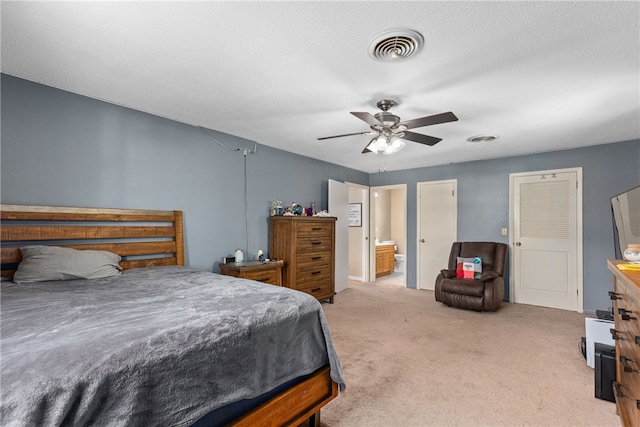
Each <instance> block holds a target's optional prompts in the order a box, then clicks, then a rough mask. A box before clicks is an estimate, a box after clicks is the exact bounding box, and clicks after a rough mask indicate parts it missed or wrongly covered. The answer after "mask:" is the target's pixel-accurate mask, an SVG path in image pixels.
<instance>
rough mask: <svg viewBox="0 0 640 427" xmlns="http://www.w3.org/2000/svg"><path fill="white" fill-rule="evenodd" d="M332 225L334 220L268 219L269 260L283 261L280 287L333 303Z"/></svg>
mask: <svg viewBox="0 0 640 427" xmlns="http://www.w3.org/2000/svg"><path fill="white" fill-rule="evenodd" d="M335 225H336V218H335V217H316V216H272V217H270V218H269V257H270V258H278V259H281V260H284V268H283V276H282V277H283V280H282V284H283V286H286V287H287V288H292V289H297V290H299V291H303V292H306V293H308V294H311V295H313V296H314V297H316V298H318V299H319V300H329V302H331V303H333V295H334V294H335V277H334V276H335V267H334V262H335V233H336V227H335Z"/></svg>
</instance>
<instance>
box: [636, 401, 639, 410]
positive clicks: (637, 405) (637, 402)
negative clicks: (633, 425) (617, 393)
mask: <svg viewBox="0 0 640 427" xmlns="http://www.w3.org/2000/svg"><path fill="white" fill-rule="evenodd" d="M636 408H638V409H640V400H636Z"/></svg>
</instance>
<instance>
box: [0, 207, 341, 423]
mask: <svg viewBox="0 0 640 427" xmlns="http://www.w3.org/2000/svg"><path fill="white" fill-rule="evenodd" d="M0 220H1V227H0V230H1V241H2V246H1V247H0V258H1V264H2V270H1V273H2V274H1V276H2V279H3V280H9V279H10V278H11V277H12V276H13V274H14V273H15V271H16V269H17V266H18V264H19V263H20V261H21V259H22V258H21V255H20V247H21V246H29V245H55V246H63V247H67V248H74V249H97V250H107V251H110V252H114V253H117V254H118V255H120V256H121V257H122V261H121V262H120V265H121V266H122V268H124V269H128V268H138V267H152V266H164V265H184V236H183V228H182V211H163V210H137V209H104V208H78V207H56V206H23V205H4V204H2V205H0ZM337 395H338V385H337V384H336V383H335V382H334V381H333V380H331V377H330V375H329V367H328V366H325V367H323V368H321V369H319V370H318V371H316V372H315V373H314V374H312V375H311V376H309V377H308V378H307V379H305V380H304V381H302V382H300V383H298V384H296V385H294V386H292V387H290V388H288V389H286V390H284V391H283V392H281V393H279V394H278V395H276V396H274V397H273V398H271V399H269V400H268V401H267V402H265V403H263V404H262V405H260V406H258V407H257V408H254V409H252V410H251V411H249V412H247V413H246V414H244V415H243V416H241V417H240V418H238V419H237V420H235V421H234V422H232V423H231V424H230V425H233V426H238V427H241V426H284V425H289V426H297V425H299V424H301V423H303V422H304V421H306V420H309V426H313V427H319V426H320V408H322V407H323V406H324V405H326V404H327V403H328V402H329V401H331V400H332V399H334V398H335V397H336V396H337Z"/></svg>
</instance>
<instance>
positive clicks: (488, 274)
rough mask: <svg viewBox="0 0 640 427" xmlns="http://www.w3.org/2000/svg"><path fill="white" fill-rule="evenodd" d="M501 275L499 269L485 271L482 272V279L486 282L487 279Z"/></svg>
mask: <svg viewBox="0 0 640 427" xmlns="http://www.w3.org/2000/svg"><path fill="white" fill-rule="evenodd" d="M498 277H500V274H499V273H498V272H497V271H492V270H489V271H485V272H484V273H482V276H480V279H478V280H480V281H481V282H486V281H487V280H493V279H495V278H498Z"/></svg>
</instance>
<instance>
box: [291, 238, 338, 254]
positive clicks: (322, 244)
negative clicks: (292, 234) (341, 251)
mask: <svg viewBox="0 0 640 427" xmlns="http://www.w3.org/2000/svg"><path fill="white" fill-rule="evenodd" d="M296 243H297V247H298V251H299V252H301V251H331V250H332V249H333V239H332V238H331V236H322V235H320V236H298V239H297V241H296Z"/></svg>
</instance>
